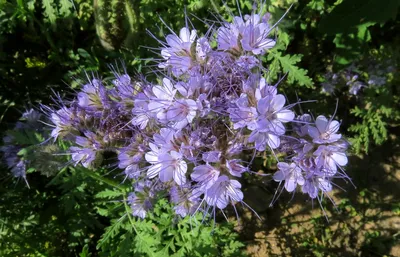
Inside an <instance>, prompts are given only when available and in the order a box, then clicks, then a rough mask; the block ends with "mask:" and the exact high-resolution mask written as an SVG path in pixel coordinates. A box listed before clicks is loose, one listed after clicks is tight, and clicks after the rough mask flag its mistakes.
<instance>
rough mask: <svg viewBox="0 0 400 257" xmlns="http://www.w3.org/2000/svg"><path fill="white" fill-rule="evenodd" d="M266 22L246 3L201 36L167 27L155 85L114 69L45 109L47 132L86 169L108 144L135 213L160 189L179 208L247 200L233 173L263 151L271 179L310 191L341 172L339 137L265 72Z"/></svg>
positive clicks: (269, 34)
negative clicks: (244, 9) (272, 163)
mask: <svg viewBox="0 0 400 257" xmlns="http://www.w3.org/2000/svg"><path fill="white" fill-rule="evenodd" d="M269 22H270V21H269V15H260V14H255V13H253V14H251V15H246V16H243V17H234V18H233V21H232V22H231V23H228V22H221V23H216V24H214V26H212V29H210V30H209V31H208V32H207V33H206V35H204V36H200V35H199V34H198V32H197V31H196V30H195V29H191V28H189V26H187V27H184V28H182V29H181V30H180V31H179V34H175V33H173V32H171V34H170V35H167V36H166V37H165V41H161V40H160V43H161V44H162V46H161V57H162V59H161V61H160V62H159V63H158V67H159V68H160V69H162V71H160V73H159V74H162V75H161V76H159V80H158V83H151V82H148V81H146V80H144V79H140V80H136V81H134V80H132V79H131V77H130V76H128V75H127V74H126V73H118V72H116V71H115V72H114V75H115V79H114V80H112V81H111V82H110V81H105V80H101V79H98V78H94V79H92V80H91V81H90V82H89V83H87V84H86V85H84V86H83V88H82V90H81V91H80V92H79V93H78V94H77V97H76V98H75V99H74V100H72V101H71V102H68V103H65V102H64V101H61V100H60V101H59V102H60V103H59V105H58V107H57V108H56V109H54V108H50V107H45V110H46V112H47V114H48V116H49V119H50V120H51V121H52V123H53V124H54V128H53V130H52V132H51V136H52V137H53V138H54V139H58V140H68V141H70V142H73V143H74V146H72V147H70V148H69V153H70V154H71V156H72V161H73V163H74V164H75V165H77V164H80V165H83V166H84V167H86V168H96V167H98V166H99V165H101V163H102V160H103V157H104V153H106V152H114V153H116V154H117V155H118V167H119V168H120V169H122V170H123V174H124V179H129V180H132V181H133V182H132V183H133V185H134V188H135V189H134V192H132V193H131V194H130V195H129V197H128V202H129V203H130V205H131V207H132V213H133V215H135V216H139V217H142V218H144V217H145V215H146V212H147V211H148V210H150V209H151V208H152V206H153V205H154V200H155V199H156V196H157V195H159V194H158V192H161V191H162V192H167V193H168V194H169V196H170V201H171V202H172V203H173V204H174V206H175V207H174V209H175V211H176V213H177V214H178V215H180V216H182V217H184V216H186V215H191V214H193V213H195V212H197V211H202V212H205V213H207V212H209V211H210V210H212V211H215V210H216V209H224V208H226V207H227V206H228V205H233V206H234V207H235V204H236V203H243V204H245V203H244V202H243V198H244V195H243V192H242V188H241V187H242V185H241V183H240V182H239V178H241V177H242V176H243V174H244V173H248V174H254V172H253V171H251V164H252V161H253V160H254V159H255V158H260V156H261V154H262V153H263V152H265V151H268V152H270V153H271V156H275V157H276V158H278V156H279V158H280V159H279V163H278V171H277V172H276V173H275V174H274V175H273V179H274V180H275V181H278V182H279V183H282V185H284V186H283V187H282V188H285V189H286V190H287V191H288V192H293V191H294V190H295V189H296V187H300V188H301V191H302V192H303V193H306V194H308V195H309V196H310V197H311V198H313V199H314V198H317V199H320V198H319V197H318V196H321V197H322V195H324V194H326V193H327V192H329V191H331V190H332V179H333V178H336V177H340V178H347V176H346V174H345V173H344V171H343V168H342V167H343V166H345V165H346V164H347V157H346V149H347V147H348V144H347V143H346V141H345V140H344V139H342V137H341V135H340V134H339V133H338V129H339V126H340V123H339V122H338V121H336V120H334V119H333V118H326V117H324V116H318V117H317V118H316V119H314V118H313V117H312V116H311V115H310V114H302V115H296V114H295V112H294V110H293V107H294V106H295V104H288V103H287V99H286V98H285V96H284V95H282V94H279V93H278V90H277V85H270V84H268V82H267V80H266V79H265V78H264V77H265V75H266V74H267V69H266V68H265V67H263V66H262V65H263V64H262V61H261V59H260V57H261V56H262V55H265V54H268V49H270V48H272V47H274V46H275V44H276V40H275V38H274V34H275V30H274V27H275V25H274V26H273V25H271V24H269ZM216 25H218V26H216ZM296 104H297V103H296ZM164 195H165V194H164Z"/></svg>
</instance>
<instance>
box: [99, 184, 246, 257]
mask: <svg viewBox="0 0 400 257" xmlns="http://www.w3.org/2000/svg"><path fill="white" fill-rule="evenodd" d="M110 193H111V192H110V191H108V192H102V194H101V197H107V198H108V197H112V195H114V193H111V194H110ZM121 205H122V204H120V203H118V204H116V206H121ZM125 211H126V212H125V213H123V211H122V210H121V213H118V214H119V215H118V216H117V217H119V218H115V219H113V220H112V221H111V226H109V227H108V228H106V230H105V233H104V234H103V236H102V238H101V239H100V240H99V242H98V245H97V248H98V249H101V250H102V252H101V253H102V256H103V255H104V256H132V255H134V256H160V257H161V256H176V257H179V256H182V257H183V256H210V257H211V256H241V255H242V253H241V250H240V249H241V248H242V247H243V246H244V245H243V244H242V243H240V242H239V241H237V237H238V236H237V234H236V233H235V232H234V231H233V228H232V226H231V225H229V224H222V225H216V224H207V223H205V221H204V218H203V216H202V215H201V214H200V213H198V214H197V215H195V216H193V217H186V218H184V219H181V218H179V217H175V218H173V217H174V216H175V214H174V211H173V209H172V206H171V205H169V204H168V203H167V201H166V200H163V199H161V200H159V201H158V202H157V204H156V206H155V207H154V210H153V211H152V212H150V213H148V217H146V218H145V219H144V220H140V219H138V218H133V217H131V211H130V207H128V206H127V205H126V203H125Z"/></svg>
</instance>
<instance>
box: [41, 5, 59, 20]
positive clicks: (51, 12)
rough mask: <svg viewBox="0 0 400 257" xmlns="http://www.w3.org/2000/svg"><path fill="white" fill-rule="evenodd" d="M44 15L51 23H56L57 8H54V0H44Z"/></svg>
mask: <svg viewBox="0 0 400 257" xmlns="http://www.w3.org/2000/svg"><path fill="white" fill-rule="evenodd" d="M43 8H44V15H45V16H46V17H47V19H48V21H49V22H50V24H51V25H55V23H56V20H57V10H56V8H54V2H53V0H43Z"/></svg>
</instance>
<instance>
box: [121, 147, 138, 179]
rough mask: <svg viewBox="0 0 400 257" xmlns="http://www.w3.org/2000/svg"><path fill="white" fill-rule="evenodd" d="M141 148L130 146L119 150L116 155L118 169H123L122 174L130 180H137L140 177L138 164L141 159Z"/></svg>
mask: <svg viewBox="0 0 400 257" xmlns="http://www.w3.org/2000/svg"><path fill="white" fill-rule="evenodd" d="M143 155H144V153H143V151H142V150H141V147H140V146H139V147H137V146H136V145H135V144H131V145H129V146H127V147H123V148H121V149H120V152H119V154H118V161H119V162H118V168H120V169H124V173H125V175H126V176H127V177H129V178H130V179H137V178H138V177H139V176H140V171H141V170H140V168H139V163H140V162H141V161H142V159H143Z"/></svg>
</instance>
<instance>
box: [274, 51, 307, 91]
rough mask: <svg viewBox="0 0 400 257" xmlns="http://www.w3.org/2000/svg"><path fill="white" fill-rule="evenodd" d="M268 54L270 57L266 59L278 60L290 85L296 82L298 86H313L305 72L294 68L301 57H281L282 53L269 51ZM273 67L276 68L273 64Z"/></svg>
mask: <svg viewBox="0 0 400 257" xmlns="http://www.w3.org/2000/svg"><path fill="white" fill-rule="evenodd" d="M270 54H271V56H272V57H268V58H269V59H272V58H274V59H276V60H278V61H279V64H280V66H281V67H282V70H283V72H285V73H288V79H287V80H288V82H289V83H291V84H292V83H294V82H297V83H298V84H299V85H300V86H306V87H312V86H313V82H312V80H311V78H310V77H309V76H307V71H306V70H304V69H301V68H299V67H297V66H296V64H297V63H298V62H300V61H301V55H285V56H282V53H281V52H278V51H271V52H270ZM273 65H275V66H276V63H275V64H274V62H273ZM273 65H271V66H273Z"/></svg>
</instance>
